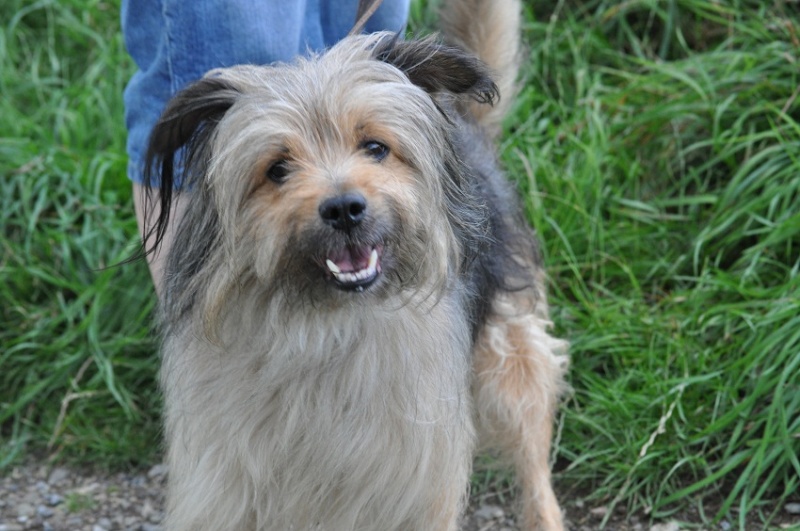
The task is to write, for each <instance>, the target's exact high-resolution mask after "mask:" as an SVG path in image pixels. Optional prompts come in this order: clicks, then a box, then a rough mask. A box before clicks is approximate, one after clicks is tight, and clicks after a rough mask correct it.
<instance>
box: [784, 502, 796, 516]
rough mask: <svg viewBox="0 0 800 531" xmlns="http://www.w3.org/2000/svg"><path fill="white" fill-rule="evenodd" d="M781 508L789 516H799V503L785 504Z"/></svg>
mask: <svg viewBox="0 0 800 531" xmlns="http://www.w3.org/2000/svg"><path fill="white" fill-rule="evenodd" d="M783 508H784V510H785V511H786V512H787V513H789V514H800V503H787V504H786V505H784V506H783Z"/></svg>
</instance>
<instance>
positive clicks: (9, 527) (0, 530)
mask: <svg viewBox="0 0 800 531" xmlns="http://www.w3.org/2000/svg"><path fill="white" fill-rule="evenodd" d="M23 529H25V528H24V527H22V526H21V525H17V524H0V531H23Z"/></svg>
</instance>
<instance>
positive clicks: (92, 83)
mask: <svg viewBox="0 0 800 531" xmlns="http://www.w3.org/2000/svg"><path fill="white" fill-rule="evenodd" d="M534 5H535V10H533V9H531V10H529V11H528V12H527V15H528V16H527V24H526V28H525V37H526V41H527V43H528V47H529V59H528V60H526V62H525V83H524V85H523V88H522V91H521V94H520V97H519V98H518V101H517V103H516V105H515V107H514V112H513V113H512V114H511V116H509V118H508V120H507V124H506V125H507V134H506V135H505V137H504V140H503V143H502V145H501V150H502V151H501V153H502V158H503V160H504V162H505V163H506V165H507V166H508V168H509V169H510V173H511V174H512V175H513V176H514V178H515V179H517V181H518V183H519V186H520V189H521V191H522V193H523V197H524V199H525V202H526V206H527V207H528V213H529V215H530V219H531V221H532V223H533V224H534V226H535V227H536V228H537V230H538V231H539V233H540V235H541V237H542V240H543V248H544V252H545V257H546V261H547V265H548V270H549V272H550V277H551V305H552V308H553V318H554V321H555V323H556V327H557V331H558V333H559V334H560V335H562V336H564V337H567V338H569V339H570V341H571V343H572V350H571V352H572V357H573V364H572V371H571V375H570V380H571V384H572V387H573V392H572V393H571V395H570V396H569V398H568V399H567V401H566V403H565V407H564V409H563V411H562V414H561V416H560V417H561V419H562V424H561V426H560V437H559V439H558V443H557V447H556V456H555V457H556V458H557V464H556V467H557V474H556V478H557V481H558V483H559V484H560V485H561V486H562V490H564V491H565V492H566V493H567V496H568V495H569V493H571V492H573V491H574V492H577V493H580V494H581V495H586V493H590V494H589V495H590V497H591V502H592V503H594V504H604V505H608V506H610V505H619V506H621V507H624V508H626V509H629V510H635V511H647V512H649V514H651V515H653V516H654V517H656V518H662V517H666V516H669V515H671V514H673V513H674V512H676V511H683V510H686V509H687V508H692V507H697V508H698V509H699V511H700V514H704V515H705V516H706V517H707V518H708V519H714V518H717V519H720V518H726V519H728V520H729V521H731V522H733V523H734V525H737V526H738V527H739V528H742V529H744V528H748V529H752V528H753V525H754V524H753V522H768V521H769V520H770V519H771V518H773V517H774V516H775V515H776V513H778V512H780V511H781V510H782V507H783V505H784V503H785V502H786V501H788V500H793V501H798V498H797V494H795V491H797V490H798V487H800V485H798V483H800V458H798V455H800V93H799V92H800V89H798V87H800V22H798V17H797V16H796V14H794V15H793V14H792V13H793V11H792V10H793V9H795V8H794V7H793V6H792V5H790V3H789V2H786V3H783V2H757V1H733V2H724V3H723V2H717V1H714V0H668V1H655V0H648V1H645V0H641V1H629V2H607V1H599V0H589V1H585V2H577V1H575V2H573V1H559V2H554V1H544V0H543V1H542V2H540V3H535V4H534ZM117 10H118V8H117V4H116V3H115V2H100V1H93V0H69V1H58V2H56V1H41V2H37V3H30V2H24V1H22V0H10V5H9V6H7V7H4V9H3V10H2V13H0V61H2V62H1V63H0V69H1V70H0V93H2V94H3V97H2V98H0V131H2V135H0V137H1V138H0V176H1V177H0V178H1V179H2V181H0V185H1V186H2V193H1V194H0V201H1V202H2V205H1V206H2V227H3V231H2V242H1V243H2V254H0V300H1V301H2V305H0V315H1V316H2V324H0V426H1V428H0V429H1V430H2V431H0V434H1V435H2V446H0V467H2V466H3V465H7V464H9V463H11V462H13V461H15V460H19V459H22V458H23V456H24V455H26V454H27V453H30V452H35V453H42V452H44V453H45V454H46V455H52V456H54V458H57V459H61V460H76V461H80V462H84V463H93V464H100V465H103V466H111V467H118V466H125V465H131V464H132V465H135V464H140V463H147V462H151V461H152V460H154V459H157V458H158V457H157V456H158V451H159V442H158V441H159V427H158V416H159V397H158V393H157V391H156V384H155V371H156V367H157V357H156V355H155V353H154V347H155V342H154V340H153V338H152V336H151V334H150V327H151V314H152V310H153V298H154V296H153V292H152V288H151V287H150V285H149V279H148V277H147V272H146V268H145V267H144V266H143V264H141V263H134V264H126V265H122V266H118V267H108V266H110V265H111V264H115V263H117V262H119V261H121V260H123V259H124V258H126V257H127V256H129V255H130V253H132V252H133V250H134V249H135V241H136V239H135V231H136V229H135V221H134V219H133V214H132V212H133V208H132V205H131V197H130V185H129V184H128V182H127V180H126V178H125V154H124V138H125V130H124V126H123V118H122V103H121V93H122V89H123V88H124V84H125V82H126V80H127V79H128V77H129V76H130V75H131V73H132V71H133V70H132V65H131V61H130V59H129V58H128V57H127V56H126V55H125V53H124V49H123V46H122V42H121V37H120V35H119V24H118V13H117ZM430 15H431V11H430V9H428V8H426V7H423V6H420V5H417V6H415V7H414V12H413V18H414V20H415V27H416V28H419V27H420V26H422V25H425V24H428V23H430V20H431V16H430ZM487 481H489V480H487V476H484V477H478V478H476V480H475V484H476V485H483V484H486V482H487ZM501 481H502V478H501ZM568 500H569V498H568V497H567V498H566V500H565V501H568ZM745 519H747V520H745Z"/></svg>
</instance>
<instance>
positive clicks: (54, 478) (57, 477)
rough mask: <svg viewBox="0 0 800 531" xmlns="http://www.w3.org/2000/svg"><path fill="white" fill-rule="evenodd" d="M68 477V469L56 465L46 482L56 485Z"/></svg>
mask: <svg viewBox="0 0 800 531" xmlns="http://www.w3.org/2000/svg"><path fill="white" fill-rule="evenodd" d="M68 477H69V470H67V469H66V468H61V467H57V468H54V469H53V471H52V472H50V476H49V477H48V478H47V482H48V483H49V484H51V485H57V484H59V483H61V482H62V481H64V480H65V479H67V478H68Z"/></svg>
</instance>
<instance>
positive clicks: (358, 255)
mask: <svg viewBox="0 0 800 531" xmlns="http://www.w3.org/2000/svg"><path fill="white" fill-rule="evenodd" d="M371 253H372V249H371V248H370V247H355V248H352V247H345V248H344V249H342V250H340V251H336V252H334V253H333V254H331V255H330V256H328V259H329V260H330V261H331V262H333V263H334V264H336V267H338V268H339V270H340V271H341V272H342V273H348V272H352V271H361V270H362V269H366V268H367V266H368V265H369V256H370V254H371Z"/></svg>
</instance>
